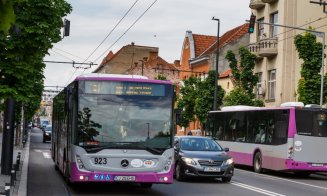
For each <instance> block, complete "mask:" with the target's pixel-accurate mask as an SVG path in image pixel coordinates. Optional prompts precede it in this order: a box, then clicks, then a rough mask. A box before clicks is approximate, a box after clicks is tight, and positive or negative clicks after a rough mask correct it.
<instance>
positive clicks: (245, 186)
mask: <svg viewBox="0 0 327 196" xmlns="http://www.w3.org/2000/svg"><path fill="white" fill-rule="evenodd" d="M231 184H232V185H235V186H239V187H242V188H245V189H248V190H251V191H255V192H258V193H262V194H264V195H269V196H285V195H282V194H279V193H275V192H272V191H268V190H265V189H261V188H258V187H254V186H250V185H247V184H243V183H239V182H234V181H232V182H231Z"/></svg>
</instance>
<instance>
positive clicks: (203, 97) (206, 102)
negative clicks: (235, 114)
mask: <svg viewBox="0 0 327 196" xmlns="http://www.w3.org/2000/svg"><path fill="white" fill-rule="evenodd" d="M215 73H216V72H215V71H209V73H208V77H207V78H206V79H205V80H203V81H201V80H200V79H199V78H195V77H194V76H191V77H190V78H188V79H186V80H184V86H183V87H182V88H181V90H180V95H179V98H178V101H177V107H178V108H179V109H180V110H181V111H182V112H181V123H180V125H181V126H183V127H188V126H189V123H190V122H192V121H195V120H199V122H200V124H201V127H202V128H204V124H205V122H206V118H207V114H208V112H209V111H210V110H212V108H213V101H214V97H213V95H214V91H215V76H216V74H215ZM217 92H218V93H217V105H218V106H220V105H222V100H223V97H224V94H225V92H224V90H223V89H222V88H221V86H218V91H217Z"/></svg>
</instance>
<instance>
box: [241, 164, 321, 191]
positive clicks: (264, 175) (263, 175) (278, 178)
mask: <svg viewBox="0 0 327 196" xmlns="http://www.w3.org/2000/svg"><path fill="white" fill-rule="evenodd" d="M235 170H239V171H241V172H244V173H249V174H252V175H253V174H254V175H257V176H261V177H264V178H267V179H272V180H284V181H287V182H292V183H295V184H301V185H305V186H310V187H314V188H319V189H324V190H327V187H322V186H316V185H312V184H307V183H304V182H298V181H295V180H289V179H286V178H280V177H275V176H269V175H266V174H258V173H254V172H250V171H246V170H241V169H235Z"/></svg>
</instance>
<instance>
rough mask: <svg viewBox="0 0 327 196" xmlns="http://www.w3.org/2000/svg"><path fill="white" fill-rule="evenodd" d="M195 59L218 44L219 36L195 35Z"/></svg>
mask: <svg viewBox="0 0 327 196" xmlns="http://www.w3.org/2000/svg"><path fill="white" fill-rule="evenodd" d="M193 39H194V48H195V57H198V56H199V55H200V54H202V53H203V52H204V51H205V50H206V49H207V48H209V47H210V46H211V45H212V44H213V43H215V42H216V40H217V36H210V35H199V34H193Z"/></svg>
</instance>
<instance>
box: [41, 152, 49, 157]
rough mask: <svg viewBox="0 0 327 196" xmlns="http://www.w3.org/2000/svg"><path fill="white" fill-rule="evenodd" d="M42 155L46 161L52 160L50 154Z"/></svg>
mask: <svg viewBox="0 0 327 196" xmlns="http://www.w3.org/2000/svg"><path fill="white" fill-rule="evenodd" d="M42 154H43V157H44V158H46V159H50V158H51V156H50V153H48V152H43V153H42Z"/></svg>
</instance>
